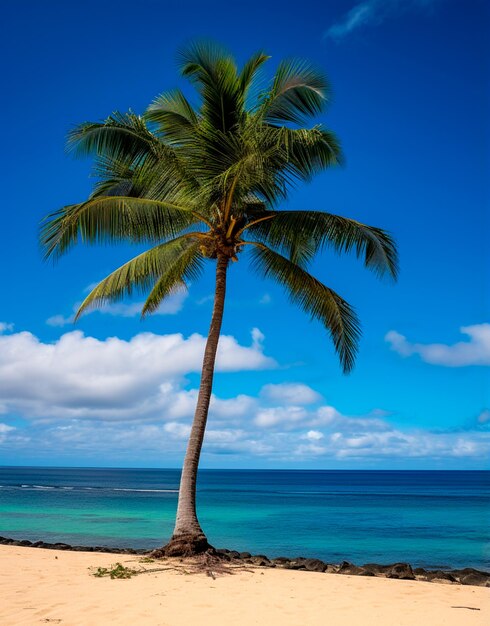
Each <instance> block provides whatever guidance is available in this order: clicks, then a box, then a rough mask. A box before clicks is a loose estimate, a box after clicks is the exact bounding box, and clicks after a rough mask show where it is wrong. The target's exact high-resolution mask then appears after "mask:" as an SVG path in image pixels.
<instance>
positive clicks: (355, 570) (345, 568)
mask: <svg viewBox="0 0 490 626" xmlns="http://www.w3.org/2000/svg"><path fill="white" fill-rule="evenodd" d="M362 572H363V569H362V568H361V567H358V566H357V565H354V564H353V563H349V561H342V563H341V564H340V567H339V568H338V570H337V574H346V575H348V576H358V575H359V574H361V573H362Z"/></svg>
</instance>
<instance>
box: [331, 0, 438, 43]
mask: <svg viewBox="0 0 490 626" xmlns="http://www.w3.org/2000/svg"><path fill="white" fill-rule="evenodd" d="M437 1H438V0H364V1H363V2H359V3H358V4H356V5H354V6H353V7H352V9H351V10H350V11H348V12H347V13H346V14H345V15H344V16H343V17H342V18H341V19H340V20H339V21H338V22H336V23H335V24H334V25H333V26H331V27H330V28H329V29H328V30H327V32H326V33H325V36H326V37H330V38H331V39H335V40H339V39H342V38H343V37H345V36H346V35H349V34H350V33H352V32H353V31H355V30H358V29H360V28H362V27H364V26H375V25H379V24H381V23H383V22H384V21H386V20H388V19H391V18H393V17H397V16H399V15H403V14H404V13H407V12H410V11H424V10H427V9H430V8H432V7H433V6H434V4H436V2H437Z"/></svg>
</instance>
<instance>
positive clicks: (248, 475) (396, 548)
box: [0, 468, 490, 569]
mask: <svg viewBox="0 0 490 626" xmlns="http://www.w3.org/2000/svg"><path fill="white" fill-rule="evenodd" d="M178 481H179V472H178V471H177V470H146V469H145V470H135V469H73V468H70V469H59V468H58V469H46V468H0V535H2V536H8V537H13V538H17V539H29V540H31V541H35V540H39V539H40V540H44V541H52V542H55V541H62V542H67V543H72V544H78V545H105V546H118V547H134V548H152V547H156V546H159V545H162V544H163V543H164V542H165V540H166V539H168V537H169V536H170V534H171V532H172V527H173V521H174V516H175V509H176V505H177V489H178ZM489 496H490V472H476V471H475V472H469V471H468V472H457V471H447V472H443V471H433V472H431V471H418V472H415V471H395V472H390V471H379V472H378V471H362V472H359V471H262V470H255V471H249V470H243V471H234V470H202V471H201V473H200V478H199V484H198V510H199V516H200V521H201V525H202V526H203V528H204V530H205V531H206V533H207V535H208V538H209V540H210V542H211V543H212V544H213V545H215V546H217V547H227V548H230V549H236V550H248V551H250V552H255V553H265V554H267V555H269V556H284V555H286V556H314V557H319V558H322V559H325V560H327V561H330V562H338V561H341V560H344V559H345V560H349V561H353V562H355V563H366V562H379V563H388V562H394V561H409V562H410V563H412V564H413V565H416V566H422V567H465V566H472V567H477V568H480V569H490V498H489Z"/></svg>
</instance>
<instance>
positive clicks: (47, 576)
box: [0, 546, 490, 626]
mask: <svg viewBox="0 0 490 626" xmlns="http://www.w3.org/2000/svg"><path fill="white" fill-rule="evenodd" d="M0 555H1V563H2V567H1V570H0V589H1V604H0V623H1V624H2V626H17V625H20V624H26V625H29V626H34V625H35V624H45V623H52V624H61V625H62V626H63V625H66V626H72V625H76V624H83V625H84V626H89V625H90V626H92V625H93V626H100V625H101V624H108V623H113V624H118V625H121V626H125V625H126V624H127V625H130V624H131V625H132V626H133V625H134V624H138V625H150V624H151V625H152V626H185V625H187V624H195V623H199V624H201V625H203V626H205V625H208V624H209V625H211V624H213V625H217V624H218V625H221V624H222V625H228V624H234V625H236V626H245V625H250V624H258V625H262V624H267V625H270V624H281V626H317V625H318V626H320V625H324V624H326V623H334V624H335V625H336V626H342V625H355V624H361V623H364V624H366V623H369V624H376V625H377V626H384V625H386V626H388V625H389V626H394V625H399V626H404V625H407V626H408V625H410V626H413V625H414V624H420V625H423V624H430V625H431V626H439V625H440V626H442V625H444V626H451V625H454V626H456V625H461V624H475V625H476V624H482V625H483V624H485V625H486V624H488V623H490V590H489V589H486V588H480V587H470V586H461V585H451V584H447V585H445V584H438V583H425V582H419V581H405V580H388V579H383V578H369V577H359V576H343V575H335V574H319V573H306V572H297V571H291V570H282V569H261V568H254V569H247V570H244V569H236V570H231V571H232V572H233V573H229V574H223V575H220V576H217V577H216V578H215V579H213V578H211V577H209V576H207V575H206V574H204V573H199V574H195V573H188V569H189V568H187V569H186V566H185V565H181V564H176V567H171V564H169V563H168V562H165V563H156V562H155V563H144V562H143V563H142V562H141V557H135V556H128V555H114V554H99V553H86V552H66V551H55V550H43V549H37V548H24V547H18V546H1V547H0ZM116 562H119V563H122V564H123V565H125V566H127V567H130V568H132V569H139V568H146V569H152V568H156V567H169V568H170V569H168V570H165V571H160V572H148V573H145V574H142V575H138V576H135V577H132V578H131V579H128V580H111V579H110V578H96V577H94V576H93V575H92V571H93V570H92V569H91V568H97V567H108V566H110V565H112V564H114V563H116Z"/></svg>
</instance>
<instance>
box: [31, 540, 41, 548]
mask: <svg viewBox="0 0 490 626" xmlns="http://www.w3.org/2000/svg"><path fill="white" fill-rule="evenodd" d="M42 544H43V542H42V541H35V542H34V543H33V544H32V547H33V548H39V547H40V546H42Z"/></svg>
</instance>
